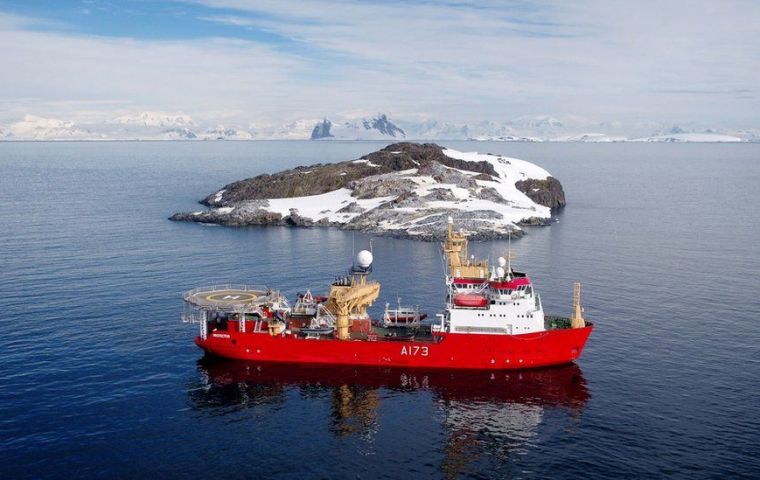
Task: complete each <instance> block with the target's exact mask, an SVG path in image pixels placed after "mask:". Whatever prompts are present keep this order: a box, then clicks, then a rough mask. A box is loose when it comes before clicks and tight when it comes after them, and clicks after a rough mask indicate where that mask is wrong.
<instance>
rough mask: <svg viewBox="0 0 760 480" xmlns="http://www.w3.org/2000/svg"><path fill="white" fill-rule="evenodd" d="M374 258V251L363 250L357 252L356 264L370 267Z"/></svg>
mask: <svg viewBox="0 0 760 480" xmlns="http://www.w3.org/2000/svg"><path fill="white" fill-rule="evenodd" d="M373 259H374V258H373V257H372V252H370V251H369V250H362V251H361V252H359V253H357V254H356V264H357V265H359V266H360V267H361V268H369V266H370V265H372V260H373Z"/></svg>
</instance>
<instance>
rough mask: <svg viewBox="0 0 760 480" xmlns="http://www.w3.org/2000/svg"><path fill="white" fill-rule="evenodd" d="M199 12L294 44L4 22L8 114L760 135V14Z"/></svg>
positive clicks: (305, 4)
mask: <svg viewBox="0 0 760 480" xmlns="http://www.w3.org/2000/svg"><path fill="white" fill-rule="evenodd" d="M199 3H202V4H203V5H205V6H206V7H209V8H211V9H212V10H214V9H219V10H218V11H219V12H221V13H219V14H214V15H204V16H202V18H204V19H205V20H206V21H209V22H214V23H222V24H225V25H228V26H233V27H234V26H237V27H240V28H241V30H249V29H263V30H265V31H267V32H270V33H272V34H275V35H279V36H281V37H282V38H285V39H289V40H290V42H291V44H288V45H285V46H283V45H277V44H271V43H262V42H256V41H253V40H236V39H229V38H226V39H222V38H199V39H193V40H182V41H179V40H177V41H165V40H164V41H160V40H150V41H148V40H136V39H126V38H104V37H95V36H82V35H76V34H74V33H50V32H48V33H45V32H41V31H38V30H32V29H30V28H29V26H30V23H31V22H32V21H31V20H29V19H20V18H18V17H10V16H2V15H0V42H2V44H3V45H10V46H11V48H8V49H7V50H6V51H5V52H4V54H3V63H4V68H3V69H2V71H0V92H2V93H0V105H3V106H5V107H7V108H0V110H2V111H4V112H6V113H5V116H7V117H9V118H10V117H13V118H15V119H17V118H20V117H21V116H22V115H23V114H25V113H29V112H32V111H33V112H34V113H39V114H43V115H56V116H76V115H78V116H98V115H106V114H107V115H109V116H116V115H118V114H126V113H130V114H134V113H136V112H140V111H143V110H163V111H171V112H180V113H186V114H189V115H192V116H193V117H197V118H203V117H211V118H213V119H214V121H217V120H218V121H221V122H226V121H228V120H230V121H237V122H241V123H248V122H261V121H273V122H285V121H288V120H292V119H295V118H301V117H312V116H314V117H319V116H321V115H324V114H328V115H332V114H340V113H346V112H351V111H356V110H361V111H363V112H367V113H370V112H377V111H392V112H394V113H395V114H396V116H397V117H399V116H400V117H403V116H408V117H412V116H414V117H419V116H420V115H421V114H422V115H423V116H430V117H435V118H440V119H446V120H452V121H477V120H483V119H493V120H504V119H507V118H513V117H516V116H519V115H523V114H532V113H538V112H558V113H566V114H570V113H574V114H579V115H584V116H590V117H593V118H596V119H600V120H618V119H622V120H626V121H693V122H702V123H704V124H714V123H724V124H733V125H742V124H743V125H748V124H749V126H754V125H756V124H757V123H758V122H757V120H758V119H757V114H756V112H757V111H758V109H759V107H760V99H759V98H758V96H757V92H756V88H757V86H756V76H757V72H758V71H760V47H758V46H757V42H756V38H759V37H760V21H757V20H758V19H760V3H757V2H751V1H740V0H737V1H728V2H721V3H712V2H693V1H692V2H687V1H674V2H654V1H636V2H633V1H629V2H622V1H621V2H607V1H596V0H586V1H580V2H572V3H566V2H549V3H540V4H538V5H532V4H526V3H523V2H497V1H493V2H477V4H475V3H473V4H468V3H467V2H457V3H453V4H445V3H444V4H432V3H422V4H412V3H406V2H390V3H353V2H343V1H326V2H311V1H288V2H283V1H274V0H256V1H253V0H251V1H246V0H203V1H201V2H199ZM230 12H235V13H234V14H233V13H230ZM0 121H5V122H8V119H7V118H0Z"/></svg>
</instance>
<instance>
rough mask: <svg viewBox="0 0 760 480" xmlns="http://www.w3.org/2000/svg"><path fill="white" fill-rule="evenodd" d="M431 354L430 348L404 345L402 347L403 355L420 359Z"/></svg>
mask: <svg viewBox="0 0 760 480" xmlns="http://www.w3.org/2000/svg"><path fill="white" fill-rule="evenodd" d="M429 354H430V350H429V349H428V347H420V346H417V345H409V346H408V347H407V346H406V345H404V346H403V347H401V355H419V356H420V357H427V356H428V355H429Z"/></svg>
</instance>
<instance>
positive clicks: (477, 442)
mask: <svg viewBox="0 0 760 480" xmlns="http://www.w3.org/2000/svg"><path fill="white" fill-rule="evenodd" d="M199 370H200V372H201V384H202V385H201V387H202V388H195V389H191V391H190V396H191V402H192V404H193V407H194V408H197V409H214V408H225V407H244V408H245V407H251V408H255V407H256V406H258V405H266V404H276V403H285V402H286V401H287V391H288V390H294V389H295V390H296V391H298V392H299V393H300V395H301V397H302V398H310V397H317V396H323V395H325V394H327V395H328V398H329V399H330V413H331V416H332V418H331V420H330V422H329V425H325V427H326V428H327V429H329V431H330V432H332V433H333V434H334V435H336V436H338V437H347V436H352V435H357V436H359V437H367V438H368V437H372V436H373V435H374V434H375V433H376V432H377V431H379V430H380V429H381V428H382V419H380V418H379V417H378V407H379V406H380V404H381V403H382V402H383V401H384V400H383V398H384V397H387V396H388V395H386V394H384V393H383V391H384V390H385V391H386V393H388V392H392V393H395V392H405V391H409V392H415V391H426V392H430V393H431V394H432V397H433V400H434V402H435V407H436V408H437V409H438V410H439V412H440V413H441V414H442V416H441V417H442V419H443V427H444V429H445V432H446V438H447V442H446V445H445V446H443V445H442V446H441V449H442V451H443V457H444V458H443V460H442V464H441V469H442V470H443V471H444V472H445V473H446V474H447V475H449V474H457V473H461V472H462V471H464V470H466V468H467V465H469V464H470V463H472V462H474V461H480V460H483V457H484V456H485V457H490V458H498V457H502V456H504V455H510V454H511V453H513V452H518V453H519V452H520V451H521V450H524V449H525V448H527V447H526V446H527V445H529V444H531V443H533V438H534V437H535V436H536V435H538V427H539V426H540V425H541V423H542V421H543V420H544V417H545V414H546V412H547V411H548V410H560V411H563V412H566V413H567V414H569V415H570V417H571V418H573V417H576V416H578V415H580V413H581V412H582V410H583V408H584V406H585V404H586V402H587V401H588V399H589V398H590V393H589V390H588V388H587V386H586V381H585V379H584V378H583V375H582V372H581V370H580V368H579V367H578V366H577V365H575V364H569V365H565V366H561V367H555V368H548V369H538V370H527V371H519V372H493V371H449V370H439V369H436V370H419V369H397V368H387V369H381V368H368V367H335V366H332V367H327V366H316V365H315V366H308V365H299V367H298V368H293V367H292V366H289V365H284V364H274V363H247V362H240V361H229V360H222V359H214V358H209V357H206V358H204V359H203V360H201V362H199ZM392 396H393V395H392ZM385 401H386V402H392V401H393V400H390V399H386V400H385ZM386 406H387V405H386Z"/></svg>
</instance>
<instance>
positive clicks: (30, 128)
mask: <svg viewBox="0 0 760 480" xmlns="http://www.w3.org/2000/svg"><path fill="white" fill-rule="evenodd" d="M4 138H6V139H9V140H97V139H99V138H100V137H99V135H98V134H95V133H93V132H91V131H90V130H88V129H86V128H83V127H81V126H79V125H77V124H76V123H74V122H72V121H68V120H60V119H56V118H45V117H38V116H35V115H25V116H24V118H23V120H21V121H19V122H15V123H13V124H11V126H10V127H9V128H8V131H7V132H5V135H4Z"/></svg>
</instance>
